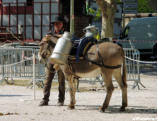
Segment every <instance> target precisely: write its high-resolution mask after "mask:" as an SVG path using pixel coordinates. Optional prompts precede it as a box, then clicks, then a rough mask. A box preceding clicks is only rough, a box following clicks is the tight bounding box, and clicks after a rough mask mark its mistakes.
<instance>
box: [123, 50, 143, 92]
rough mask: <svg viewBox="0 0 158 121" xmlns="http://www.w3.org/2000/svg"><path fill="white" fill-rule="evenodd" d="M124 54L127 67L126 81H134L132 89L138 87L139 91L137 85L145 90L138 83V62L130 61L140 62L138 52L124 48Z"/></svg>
mask: <svg viewBox="0 0 158 121" xmlns="http://www.w3.org/2000/svg"><path fill="white" fill-rule="evenodd" d="M124 52H125V58H126V67H127V80H128V81H134V85H133V88H135V87H138V89H140V87H139V84H140V85H141V86H142V87H144V88H145V86H144V85H143V84H142V83H141V81H140V64H139V62H138V61H132V60H140V52H139V51H138V50H137V49H132V48H124Z"/></svg>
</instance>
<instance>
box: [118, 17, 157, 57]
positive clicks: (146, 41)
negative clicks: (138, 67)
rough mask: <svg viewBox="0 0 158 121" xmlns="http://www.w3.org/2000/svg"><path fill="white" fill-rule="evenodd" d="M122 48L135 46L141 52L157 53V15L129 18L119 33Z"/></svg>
mask: <svg viewBox="0 0 158 121" xmlns="http://www.w3.org/2000/svg"><path fill="white" fill-rule="evenodd" d="M119 43H120V44H121V45H122V46H123V48H131V46H132V47H133V48H136V49H138V50H139V51H140V53H141V54H153V55H154V56H156V55H157V17H145V18H136V19H133V20H131V21H130V22H129V23H128V24H127V26H126V27H125V29H124V30H123V32H122V33H121V35H120V40H119Z"/></svg>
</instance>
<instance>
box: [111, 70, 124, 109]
mask: <svg viewBox="0 0 158 121" xmlns="http://www.w3.org/2000/svg"><path fill="white" fill-rule="evenodd" d="M113 74H114V77H115V79H116V80H117V82H118V84H119V86H120V88H121V91H122V106H121V108H120V111H125V108H126V107H127V83H126V81H123V79H122V75H121V69H117V70H114V73H113Z"/></svg>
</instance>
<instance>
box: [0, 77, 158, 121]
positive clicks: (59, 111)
mask: <svg viewBox="0 0 158 121" xmlns="http://www.w3.org/2000/svg"><path fill="white" fill-rule="evenodd" d="M141 81H142V83H143V84H144V85H145V86H146V88H142V87H141V90H138V89H134V90H133V89H131V87H132V84H133V82H128V85H129V86H128V104H129V106H128V108H127V111H126V112H120V111H119V108H120V106H121V93H120V89H119V88H116V89H115V91H114V93H113V95H112V99H111V102H110V106H109V108H108V109H107V110H106V112H105V113H101V112H99V110H98V108H99V106H100V105H101V104H102V103H103V100H104V98H105V95H106V93H105V91H103V90H98V91H86V92H85V91H83V92H77V95H76V100H77V103H76V109H75V110H68V109H67V105H68V104H69V93H68V92H66V99H65V105H64V106H62V107H59V106H57V105H56V103H57V97H58V92H57V90H56V88H53V89H52V92H51V97H50V103H49V106H45V107H39V106H38V104H39V102H40V100H41V98H42V96H43V93H42V90H41V89H38V90H37V91H36V100H35V101H34V100H33V90H32V89H28V88H26V87H22V86H11V85H3V86H2V85H1V86H0V121H154V120H155V121H156V116H157V76H156V75H141ZM84 86H87V87H88V88H98V89H100V87H99V86H95V85H89V84H81V87H80V88H81V89H82V88H83V87H84Z"/></svg>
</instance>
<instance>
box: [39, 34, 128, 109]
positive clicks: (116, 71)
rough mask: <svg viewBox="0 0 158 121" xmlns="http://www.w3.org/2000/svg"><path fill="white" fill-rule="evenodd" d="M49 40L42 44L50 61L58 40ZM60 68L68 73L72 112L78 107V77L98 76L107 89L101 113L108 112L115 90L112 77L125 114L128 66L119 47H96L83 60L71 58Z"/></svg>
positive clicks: (109, 43)
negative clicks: (76, 97) (117, 88)
mask: <svg viewBox="0 0 158 121" xmlns="http://www.w3.org/2000/svg"><path fill="white" fill-rule="evenodd" d="M46 40H47V41H45V42H42V44H41V47H40V48H42V52H45V53H47V57H48V58H49V56H50V55H51V53H52V51H53V49H54V47H55V44H56V42H57V38H55V37H53V36H51V35H50V36H47V37H46ZM48 43H49V44H48ZM46 45H47V46H46ZM48 45H49V46H48ZM59 68H60V69H62V71H63V72H64V75H65V78H66V80H68V84H69V88H70V89H69V90H70V97H71V99H70V104H69V106H68V107H69V109H74V108H75V103H76V101H75V92H76V78H87V77H96V76H98V75H100V74H101V75H102V77H103V80H104V83H105V86H106V90H107V95H106V98H105V100H104V102H103V105H102V106H101V107H100V111H101V112H104V111H105V109H106V108H107V107H108V105H109V102H110V99H111V96H112V92H113V90H114V86H113V83H112V76H114V78H115V79H116V80H117V82H118V84H119V86H120V88H121V91H122V106H121V108H120V111H125V108H126V107H127V80H126V64H125V57H124V51H123V49H122V48H121V47H120V46H119V45H117V44H114V43H111V42H103V43H99V44H96V45H93V46H91V47H90V49H89V50H88V51H87V54H86V56H85V58H84V59H83V60H80V62H76V61H75V60H73V59H71V58H69V59H68V63H67V64H65V65H58V64H55V69H59ZM121 72H122V74H121Z"/></svg>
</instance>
